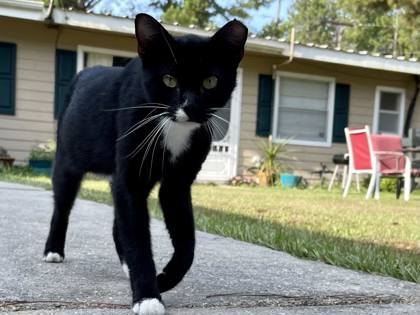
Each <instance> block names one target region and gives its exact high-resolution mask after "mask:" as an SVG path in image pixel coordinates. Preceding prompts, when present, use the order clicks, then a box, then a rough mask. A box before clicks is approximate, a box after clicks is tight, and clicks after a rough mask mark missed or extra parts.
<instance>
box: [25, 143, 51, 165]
mask: <svg viewBox="0 0 420 315" xmlns="http://www.w3.org/2000/svg"><path fill="white" fill-rule="evenodd" d="M55 150H56V143H55V141H54V140H49V141H47V142H46V143H40V144H38V145H36V146H35V147H33V148H32V150H31V153H30V154H29V159H30V160H35V161H52V160H54V157H55Z"/></svg>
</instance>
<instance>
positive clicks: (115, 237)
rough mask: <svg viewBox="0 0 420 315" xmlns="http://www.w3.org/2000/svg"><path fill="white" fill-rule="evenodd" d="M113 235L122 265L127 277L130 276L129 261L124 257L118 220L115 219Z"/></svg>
mask: <svg viewBox="0 0 420 315" xmlns="http://www.w3.org/2000/svg"><path fill="white" fill-rule="evenodd" d="M112 236H113V237H114V243H115V249H116V250H117V254H118V258H119V259H120V263H121V267H122V270H123V272H124V274H125V275H126V276H127V278H130V270H129V269H128V265H127V262H126V261H125V259H124V255H123V249H122V244H121V239H120V236H119V232H118V226H117V222H116V220H114V226H113V227H112Z"/></svg>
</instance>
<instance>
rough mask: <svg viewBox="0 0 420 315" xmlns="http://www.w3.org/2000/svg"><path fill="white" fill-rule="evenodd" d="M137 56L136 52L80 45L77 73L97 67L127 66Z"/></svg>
mask: <svg viewBox="0 0 420 315" xmlns="http://www.w3.org/2000/svg"><path fill="white" fill-rule="evenodd" d="M136 56H137V53H136V52H130V51H124V50H115V49H108V48H100V47H91V46H83V45H79V46H78V47H77V71H81V70H83V69H84V68H85V67H91V66H95V65H102V66H119V67H121V66H125V65H126V64H127V62H129V61H130V60H131V59H132V58H134V57H136Z"/></svg>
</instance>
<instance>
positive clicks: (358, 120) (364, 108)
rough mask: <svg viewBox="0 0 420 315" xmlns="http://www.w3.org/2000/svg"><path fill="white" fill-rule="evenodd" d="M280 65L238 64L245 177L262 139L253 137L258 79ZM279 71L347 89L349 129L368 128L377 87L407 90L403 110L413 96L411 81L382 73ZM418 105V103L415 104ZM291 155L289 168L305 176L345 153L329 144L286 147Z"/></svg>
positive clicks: (294, 66)
mask: <svg viewBox="0 0 420 315" xmlns="http://www.w3.org/2000/svg"><path fill="white" fill-rule="evenodd" d="M283 61H284V59H281V58H272V57H263V56H256V55H247V56H246V57H245V59H244V61H243V62H242V65H241V66H242V67H243V69H244V78H243V82H244V85H243V95H242V115H241V135H240V139H241V141H240V146H239V163H238V165H239V172H240V173H246V170H247V168H249V166H251V164H252V162H251V161H252V158H253V157H254V156H255V155H260V154H261V153H260V151H259V149H258V142H259V141H262V140H263V139H262V138H259V137H257V136H256V132H255V131H256V129H255V128H256V112H257V97H258V96H257V95H258V75H259V74H271V73H272V69H273V68H272V66H273V65H275V64H280V63H282V62H283ZM278 70H280V71H288V72H296V73H302V74H315V75H320V76H329V77H334V78H335V79H336V82H338V83H347V84H350V85H351V95H350V113H349V125H350V126H363V125H370V126H371V125H372V121H373V106H374V98H375V89H376V87H377V86H378V85H385V86H393V87H403V88H406V89H407V106H408V103H409V100H410V99H411V98H412V95H413V84H412V78H411V76H409V75H404V74H398V73H390V72H384V71H375V70H366V69H359V68H355V67H347V66H338V65H332V64H323V63H315V62H309V61H303V60H294V61H293V62H292V63H290V64H287V65H280V66H279V67H278ZM418 103H419V104H420V100H418ZM418 107H420V106H417V109H416V113H415V115H414V119H413V126H415V127H416V126H417V127H420V108H418ZM289 149H290V151H292V153H291V155H293V156H294V157H296V159H297V161H292V162H290V164H291V165H292V166H293V168H294V169H295V170H297V171H302V170H303V171H305V172H306V173H308V172H310V171H312V170H314V169H315V168H318V167H319V166H320V163H321V162H325V163H327V164H328V165H329V166H330V167H332V165H331V158H332V155H333V154H336V153H344V152H346V146H345V145H344V144H333V145H332V146H331V147H330V148H325V147H314V146H302V145H299V146H298V145H290V146H289Z"/></svg>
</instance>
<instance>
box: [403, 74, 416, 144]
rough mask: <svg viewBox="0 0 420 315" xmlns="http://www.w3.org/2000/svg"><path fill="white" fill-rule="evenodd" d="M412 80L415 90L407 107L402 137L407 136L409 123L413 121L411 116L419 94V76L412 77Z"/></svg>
mask: <svg viewBox="0 0 420 315" xmlns="http://www.w3.org/2000/svg"><path fill="white" fill-rule="evenodd" d="M413 78H414V82H415V84H416V86H415V89H414V95H413V97H412V99H411V101H410V104H409V105H408V110H407V117H406V118H405V123H404V137H407V136H408V131H409V129H410V126H411V121H412V119H413V114H414V110H415V109H416V103H417V98H418V96H419V92H420V76H419V75H418V74H416V75H414V76H413Z"/></svg>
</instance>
